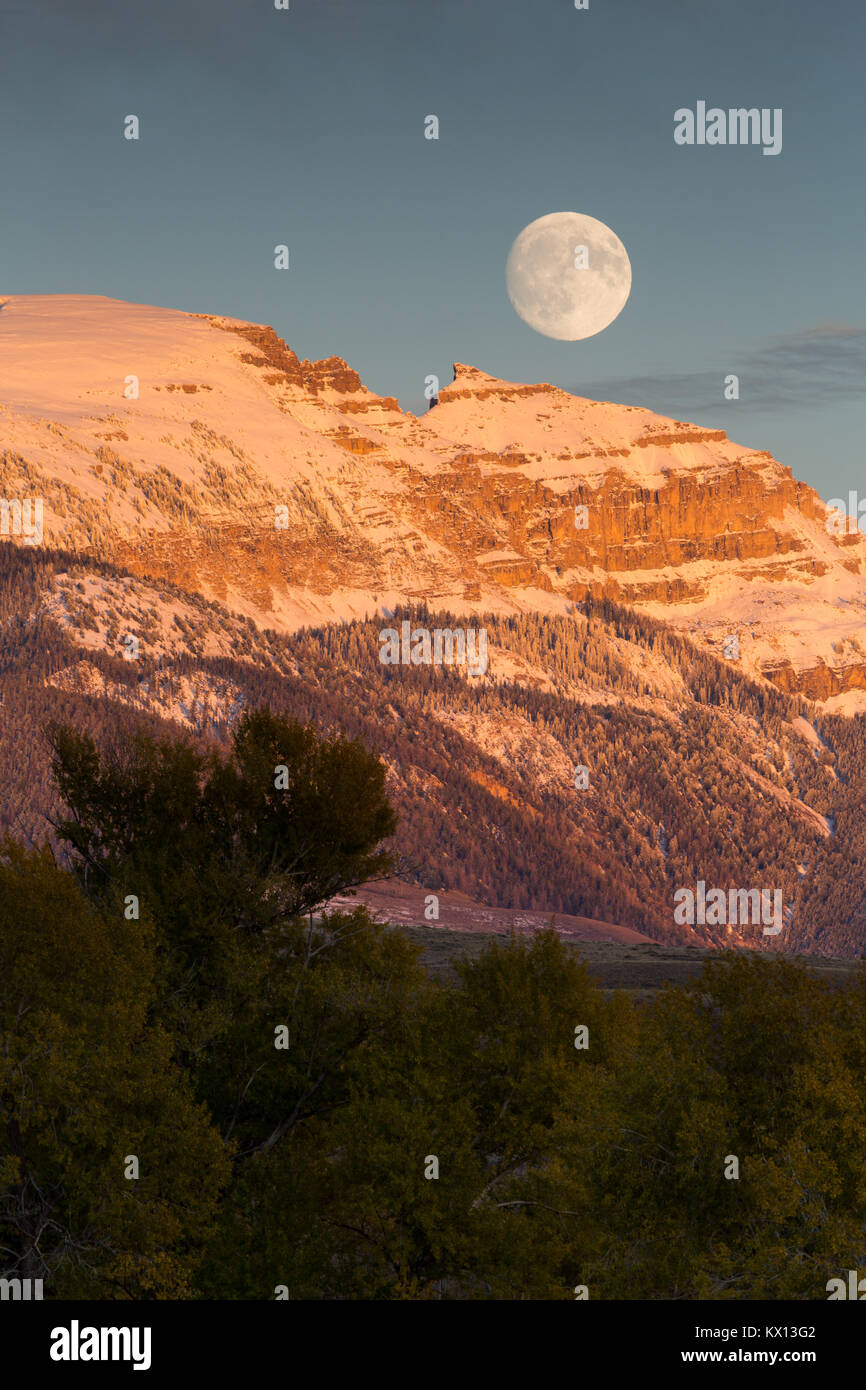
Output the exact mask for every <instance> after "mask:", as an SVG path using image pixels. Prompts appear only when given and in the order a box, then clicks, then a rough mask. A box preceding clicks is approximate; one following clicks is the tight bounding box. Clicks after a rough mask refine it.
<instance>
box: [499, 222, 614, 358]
mask: <svg viewBox="0 0 866 1390" xmlns="http://www.w3.org/2000/svg"><path fill="white" fill-rule="evenodd" d="M505 283H506V286H507V288H508V298H509V299H510V300H511V303H512V304H513V305H514V307H515V309H516V310H517V312H518V314H519V315H520V317H521V318H522V319H524V320H525V321H526V323H528V324H529V326H530V328H534V329H535V330H536V332H537V333H544V334H545V336H546V337H548V338H560V339H562V340H564V341H566V342H574V341H575V340H576V339H578V338H591V337H592V336H593V334H595V333H600V332H601V330H602V329H603V328H607V326H608V324H609V323H613V321H614V319H615V318H616V317H617V315H618V314H619V313H620V312H621V311H622V309H623V307H624V305H625V302H626V300H627V299H628V296H629V292H630V290H631V262H630V261H629V258H628V254H627V253H626V249H625V247H624V246H623V244H622V242H621V241H620V239H619V237H618V236H617V235H616V233H615V232H612V231H611V229H610V227H606V226H605V224H604V223H603V222H598V221H597V220H596V219H595V218H594V217H586V216H585V215H584V214H583V213H579V212H550V213H548V214H547V216H546V217H539V218H538V219H537V220H536V221H535V222H530V224H529V226H528V227H524V229H523V231H522V232H521V233H520V235H519V236H518V237H517V239H516V241H515V242H514V245H513V246H512V248H511V250H510V251H509V253H508V261H507V264H506V267H505Z"/></svg>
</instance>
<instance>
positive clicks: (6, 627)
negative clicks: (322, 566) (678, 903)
mask: <svg viewBox="0 0 866 1390" xmlns="http://www.w3.org/2000/svg"><path fill="white" fill-rule="evenodd" d="M59 573H62V574H64V575H73V576H74V575H75V574H81V575H97V576H103V577H104V578H105V579H106V581H107V582H110V581H111V580H112V577H113V576H114V573H115V572H114V571H113V570H112V569H111V567H110V566H107V565H103V566H101V567H100V566H99V565H96V566H94V565H93V564H91V563H90V562H88V564H87V566H83V565H78V564H77V562H75V561H73V560H72V558H71V557H68V556H63V555H52V553H51V552H44V553H41V554H40V555H38V556H37V555H34V554H32V553H24V552H22V551H13V550H12V549H11V548H10V547H4V548H3V550H2V553H0V624H2V629H0V698H2V702H3V704H2V710H3V716H4V717H3V720H2V725H0V756H2V758H3V764H4V768H5V769H6V775H5V778H4V782H3V791H2V796H0V824H3V825H5V826H7V827H10V828H12V829H13V830H14V831H15V833H16V834H18V835H20V836H21V837H23V838H24V839H25V840H28V839H29V840H31V841H33V842H39V840H40V837H41V836H42V834H43V832H44V827H45V816H46V814H47V813H48V811H49V810H50V806H51V798H52V795H53V793H52V790H51V785H50V775H49V758H48V752H47V745H46V743H45V740H44V728H45V726H46V724H47V723H48V722H50V721H51V720H56V719H66V720H70V721H72V722H75V723H76V724H77V725H78V726H79V727H81V728H84V729H90V730H94V731H95V730H97V729H98V728H102V729H104V730H106V731H114V733H113V735H112V736H114V737H127V736H128V731H129V730H131V729H133V728H136V727H144V728H147V729H150V730H153V731H155V730H158V729H162V730H164V731H166V730H168V729H169V728H171V727H174V726H173V725H171V724H170V722H168V720H167V718H166V712H167V711H169V710H170V709H171V708H172V707H173V706H174V705H176V704H177V703H178V702H179V701H181V700H182V698H185V697H184V696H183V691H184V690H185V689H186V687H187V685H188V684H189V683H190V682H194V683H197V685H198V687H199V688H202V689H206V690H207V689H209V690H212V691H219V690H220V689H224V688H225V689H231V690H232V691H235V692H237V693H238V702H239V705H240V707H246V708H255V707H257V706H258V705H259V704H262V703H267V704H268V705H269V707H270V708H272V709H273V710H275V711H279V712H282V713H285V714H288V715H291V716H293V717H296V718H298V719H301V720H303V721H312V722H314V723H315V724H316V726H317V727H318V728H320V729H321V730H322V731H324V732H333V731H336V730H343V731H345V732H346V733H347V734H349V735H350V736H351V737H353V738H358V739H360V740H361V741H362V742H363V743H364V744H365V746H367V747H370V748H372V749H375V750H376V751H377V752H378V753H379V754H380V756H381V757H382V758H383V760H384V762H385V764H386V766H387V768H388V778H389V780H388V786H389V795H390V796H391V798H392V800H393V802H394V805H395V808H396V810H397V813H398V820H397V828H396V832H395V846H396V849H397V851H398V855H399V866H400V872H401V873H403V874H404V875H405V876H407V877H409V878H411V879H412V880H413V881H415V882H418V883H420V884H423V885H424V886H426V887H429V888H430V889H432V890H436V889H458V890H460V891H462V892H465V893H467V894H468V895H469V896H471V897H473V898H475V899H477V900H479V901H482V902H486V903H489V904H492V905H498V906H505V907H514V908H524V909H529V908H531V909H534V910H543V911H550V912H564V913H570V914H574V915H580V916H588V917H595V918H599V919H603V920H609V921H619V922H621V923H623V924H625V925H629V926H634V927H636V928H638V929H640V930H642V931H645V932H647V933H648V934H649V935H654V936H656V937H658V938H660V939H664V940H678V939H679V940H687V939H694V938H693V937H691V936H690V934H689V933H688V932H687V930H686V929H684V928H681V927H679V926H677V925H676V924H675V923H674V921H673V907H672V905H673V896H674V893H675V891H676V890H677V889H678V888H680V887H683V886H686V887H691V886H694V885H695V884H696V882H697V881H698V880H703V881H704V882H705V883H707V884H715V885H719V886H722V887H723V888H724V887H731V886H733V887H745V888H749V887H753V888H763V887H766V888H777V889H780V890H781V891H782V893H783V899H784V903H785V934H784V945H785V948H786V949H788V950H792V949H793V950H797V949H804V950H809V951H820V952H824V953H827V954H836V955H839V954H849V955H850V954H854V955H857V954H860V952H861V951H862V949H863V945H864V942H866V895H864V893H863V891H862V887H861V885H862V883H863V872H862V868H863V867H864V860H866V830H864V818H863V815H862V809H861V808H862V805H863V803H864V794H866V719H864V718H862V717H859V718H854V719H844V718H841V717H827V716H820V715H818V713H817V711H816V710H815V708H814V707H810V706H809V705H808V704H807V703H806V702H805V701H802V700H799V699H792V698H790V697H789V696H787V695H785V694H783V693H782V692H780V691H778V690H776V689H775V688H774V687H772V686H769V685H760V684H757V683H755V682H753V681H750V680H748V679H747V678H745V677H744V676H743V675H742V674H740V673H739V672H738V671H737V670H736V668H735V667H734V666H733V665H730V664H726V663H724V662H723V661H719V660H717V659H716V658H714V657H712V656H711V655H709V654H708V653H706V652H703V651H700V650H698V649H697V648H696V647H695V646H694V645H693V644H692V643H690V642H689V641H688V639H687V638H685V637H682V636H680V635H678V634H676V633H672V632H670V631H669V630H667V629H666V628H665V627H664V626H663V625H662V624H660V623H657V622H654V621H653V620H651V619H649V618H646V617H644V616H642V615H638V614H636V613H634V612H633V611H631V610H628V609H626V608H621V607H618V606H616V605H614V604H612V603H610V602H588V603H587V604H583V605H579V606H576V608H575V611H574V612H573V613H571V614H569V615H564V616H562V617H558V618H551V617H544V618H542V617H539V616H536V615H525V616H521V617H512V618H503V617H486V618H484V619H483V625H484V626H485V628H486V631H487V633H488V640H489V643H490V644H491V649H493V648H498V649H499V650H500V651H503V652H506V653H507V654H509V655H510V656H513V657H514V658H515V659H519V660H520V661H522V662H524V663H525V664H527V665H528V667H529V668H531V669H530V675H529V676H528V677H521V676H519V675H513V676H510V677H508V678H505V679H485V680H483V681H478V680H471V681H470V680H467V678H466V676H465V673H464V672H462V671H460V670H459V669H457V668H454V667H447V666H442V667H436V666H413V667H404V666H401V665H396V666H388V665H383V664H382V663H381V662H380V661H379V659H378V651H379V641H378V633H379V631H380V629H381V627H382V625H383V623H384V622H385V620H384V619H381V618H379V619H376V620H373V621H368V622H366V623H365V622H353V623H337V624H332V625H329V626H327V627H325V628H321V629H318V630H307V631H304V632H301V633H297V634H295V635H293V636H283V635H280V634H276V633H273V632H267V631H265V632H262V631H260V630H258V629H256V628H255V626H254V624H253V623H252V622H250V621H249V620H246V619H237V620H234V622H235V627H234V630H233V638H232V641H233V651H232V655H231V656H224V657H219V658H216V657H212V656H206V655H205V654H204V651H205V642H206V639H207V634H208V632H209V631H213V630H215V629H216V628H218V627H219V626H220V625H222V624H224V621H225V613H224V611H223V610H220V609H219V607H218V606H217V605H214V604H208V603H207V602H206V601H205V600H203V599H200V598H196V597H195V596H190V595H184V596H183V597H184V600H185V602H186V603H187V604H188V605H189V606H190V608H191V609H192V610H194V612H195V613H196V615H197V616H196V618H195V619H194V620H189V621H187V620H184V621H183V622H182V629H181V628H179V629H178V647H179V650H178V651H177V653H176V654H175V655H169V656H165V655H164V654H163V655H161V656H159V657H158V658H154V657H152V656H150V655H149V654H148V632H147V630H145V629H142V632H141V656H140V659H139V660H138V661H136V662H128V661H124V660H123V659H122V657H121V655H120V653H119V649H118V653H117V654H116V655H115V654H113V653H112V650H111V646H110V644H109V645H108V646H107V647H106V646H103V647H101V648H99V647H97V648H95V649H90V650H89V651H88V652H87V653H86V655H87V661H88V663H89V665H90V666H91V667H92V668H93V669H95V670H96V671H97V672H98V673H99V674H100V677H101V678H102V679H103V681H104V683H105V692H106V693H102V694H99V695H87V694H84V693H83V692H81V691H80V690H77V689H75V688H74V683H73V684H72V685H71V686H70V685H67V686H66V687H61V686H58V685H57V684H52V683H51V682H53V681H55V680H56V679H57V677H58V674H59V675H61V676H62V675H64V673H67V672H69V671H70V670H72V671H74V670H75V668H76V664H77V663H78V662H79V661H80V660H81V657H82V650H81V647H80V646H78V645H77V641H76V638H77V639H78V640H82V639H83V637H84V635H85V634H86V633H88V632H91V633H92V632H93V631H94V629H97V630H102V631H103V635H105V639H106V642H108V641H109V636H110V637H111V640H116V637H117V634H118V633H119V632H120V631H121V630H122V619H123V613H122V610H121V609H120V608H119V607H118V606H117V603H116V602H115V608H114V610H113V611H112V612H111V613H109V614H108V615H107V616H106V613H105V612H99V611H98V610H97V608H96V606H95V605H94V603H93V601H92V599H90V598H87V597H85V596H82V598H81V602H80V605H79V607H78V608H77V609H76V612H75V620H76V622H77V623H78V624H79V629H78V633H75V632H74V630H73V631H70V630H66V629H64V628H62V627H61V625H60V624H59V623H58V622H57V621H56V620H55V619H54V618H52V617H50V616H48V615H47V614H46V613H45V611H44V600H45V595H46V594H50V593H51V592H52V588H53V586H54V585H56V582H57V575H58V574H59ZM163 592H164V598H165V601H166V602H168V601H169V599H170V598H171V597H172V591H170V590H168V589H167V588H164V590H163ZM404 616H411V617H412V619H413V620H414V621H418V622H421V621H423V622H425V623H427V624H428V625H429V626H435V625H440V626H447V625H454V624H456V620H455V619H453V617H452V615H449V614H435V615H434V614H432V613H429V612H428V611H427V610H426V609H424V608H417V607H416V608H414V609H412V610H409V609H406V610H400V611H398V612H396V613H395V614H393V615H392V616H391V617H389V618H388V620H387V622H388V624H392V625H393V624H396V625H398V626H399V623H400V621H401V620H402V618H403V617H404ZM481 622H482V619H479V618H474V619H473V623H475V624H476V625H478V624H479V623H481ZM101 625H102V627H101ZM181 638H182V642H181V640H180V639H181ZM532 672H535V673H537V676H538V678H537V679H536V677H535V676H533V675H532ZM542 678H543V679H542ZM145 689H146V690H147V692H148V698H147V699H145V698H143V696H142V695H141V692H142V691H144V690H145ZM128 701H132V702H134V703H133V704H129V703H127V702H128ZM135 702H137V703H135ZM800 715H805V717H806V718H807V719H808V720H809V721H810V723H811V725H812V726H813V728H814V729H815V730H816V731H817V734H818V736H819V737H818V738H814V737H813V738H812V739H811V741H810V739H808V738H806V737H804V736H803V735H802V733H801V732H798V731H797V729H796V728H795V727H794V722H793V721H795V720H796V719H797V717H798V716H800ZM188 717H189V719H190V721H191V722H192V724H193V726H194V731H195V732H196V734H197V736H199V737H200V738H201V739H203V740H204V741H205V742H206V743H215V744H216V745H218V746H222V747H225V746H226V744H227V741H228V740H229V738H230V735H231V728H232V722H233V718H234V717H235V716H234V715H232V716H231V717H230V716H229V713H228V711H226V713H225V716H224V717H222V718H221V717H220V715H219V713H217V714H214V711H213V708H212V707H211V708H209V709H208V711H207V713H206V714H205V713H204V712H199V711H197V709H196V708H195V707H190V709H189V711H188ZM578 765H582V766H585V767H586V768H587V769H588V774H589V784H588V787H587V789H586V790H585V791H580V792H578V791H576V790H575V787H574V783H573V769H574V767H575V766H578ZM704 935H705V937H706V939H708V940H715V941H717V943H718V944H725V937H724V934H723V933H722V932H721V931H719V930H714V929H713V928H707V929H706V930H705V932H704ZM754 944H755V945H756V946H758V947H761V946H763V945H766V942H765V941H762V940H761V939H760V938H759V939H757V940H756V941H755V942H754Z"/></svg>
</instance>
